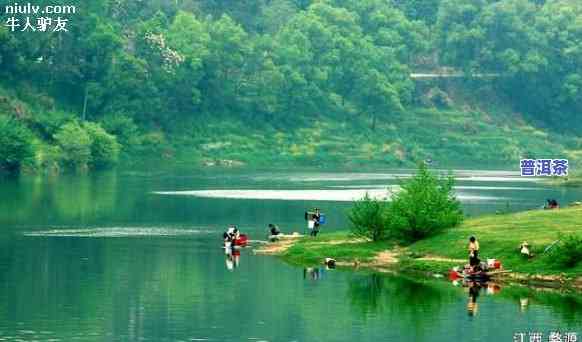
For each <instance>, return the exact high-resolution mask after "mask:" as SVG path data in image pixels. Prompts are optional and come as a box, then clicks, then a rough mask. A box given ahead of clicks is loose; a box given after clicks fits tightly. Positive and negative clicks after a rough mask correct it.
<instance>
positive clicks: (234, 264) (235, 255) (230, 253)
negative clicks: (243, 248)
mask: <svg viewBox="0 0 582 342" xmlns="http://www.w3.org/2000/svg"><path fill="white" fill-rule="evenodd" d="M224 254H225V255H226V258H225V264H226V269H227V270H229V271H234V269H235V268H238V267H239V265H240V250H239V249H237V248H228V247H225V248H224Z"/></svg>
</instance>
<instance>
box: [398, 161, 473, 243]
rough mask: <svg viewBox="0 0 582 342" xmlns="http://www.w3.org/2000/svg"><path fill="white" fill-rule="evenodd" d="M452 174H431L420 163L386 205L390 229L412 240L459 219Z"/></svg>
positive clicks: (435, 231) (449, 225) (456, 222)
mask: <svg viewBox="0 0 582 342" xmlns="http://www.w3.org/2000/svg"><path fill="white" fill-rule="evenodd" d="M453 185H454V178H453V177H452V176H451V175H449V176H448V177H442V176H438V177H437V176H435V175H433V174H432V173H431V172H430V171H429V170H428V168H427V167H426V165H424V163H423V164H421V165H420V167H419V169H418V172H417V174H416V175H415V176H414V177H413V178H411V179H410V180H407V181H405V182H403V183H402V185H401V187H402V190H401V191H400V192H398V193H396V194H395V195H394V196H393V197H392V203H391V204H390V206H389V212H388V214H389V216H388V219H389V222H390V229H391V231H392V232H393V233H394V234H395V235H396V236H399V237H400V238H402V239H404V240H407V241H410V242H413V241H417V240H420V239H423V238H425V237H427V236H430V235H433V234H435V233H438V232H440V231H442V230H444V229H446V228H450V227H454V226H456V225H458V224H459V223H461V221H462V219H463V212H462V211H461V209H460V202H459V201H458V200H457V199H456V198H455V196H454V194H453Z"/></svg>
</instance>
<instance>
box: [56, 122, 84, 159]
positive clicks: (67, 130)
mask: <svg viewBox="0 0 582 342" xmlns="http://www.w3.org/2000/svg"><path fill="white" fill-rule="evenodd" d="M54 139H55V141H56V142H57V144H58V146H59V148H60V149H61V158H62V162H63V164H64V165H65V166H66V167H68V168H73V169H80V170H83V169H87V168H88V166H89V163H90V162H91V144H92V142H93V141H92V140H91V136H90V135H89V134H88V133H87V131H86V130H85V129H83V127H81V125H79V123H78V122H76V121H73V122H69V123H66V124H65V125H63V126H62V127H61V128H60V129H59V131H58V132H57V133H56V134H55V135H54Z"/></svg>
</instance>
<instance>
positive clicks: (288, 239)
mask: <svg viewBox="0 0 582 342" xmlns="http://www.w3.org/2000/svg"><path fill="white" fill-rule="evenodd" d="M302 237H303V235H288V236H284V237H282V238H281V240H279V241H276V242H270V243H267V244H265V245H263V246H261V247H260V248H257V249H255V250H253V253H255V254H260V255H280V254H283V253H285V251H286V250H288V249H289V248H291V246H293V244H295V242H296V241H297V240H299V239H300V238H302Z"/></svg>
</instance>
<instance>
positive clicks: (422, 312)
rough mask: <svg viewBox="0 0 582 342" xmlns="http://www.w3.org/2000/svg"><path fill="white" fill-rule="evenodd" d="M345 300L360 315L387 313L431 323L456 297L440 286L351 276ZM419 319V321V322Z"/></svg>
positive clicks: (387, 277)
mask: <svg viewBox="0 0 582 342" xmlns="http://www.w3.org/2000/svg"><path fill="white" fill-rule="evenodd" d="M348 296H349V298H350V302H351V305H352V307H354V308H357V309H358V311H360V312H361V313H362V314H368V313H371V312H372V313H382V312H385V311H387V312H390V313H394V314H398V315H402V316H405V317H407V318H408V319H410V320H412V321H427V322H428V321H430V317H431V316H434V315H436V314H438V313H439V312H440V311H441V310H442V308H443V307H444V304H445V303H446V302H448V301H450V300H451V299H452V298H456V297H457V296H458V294H456V292H455V291H454V290H451V289H450V288H448V287H446V286H443V284H440V283H425V282H423V281H418V280H414V279H410V278H407V277H401V276H392V275H384V274H370V275H354V276H353V277H352V278H351V279H350V282H349V288H348ZM420 317H422V318H420Z"/></svg>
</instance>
